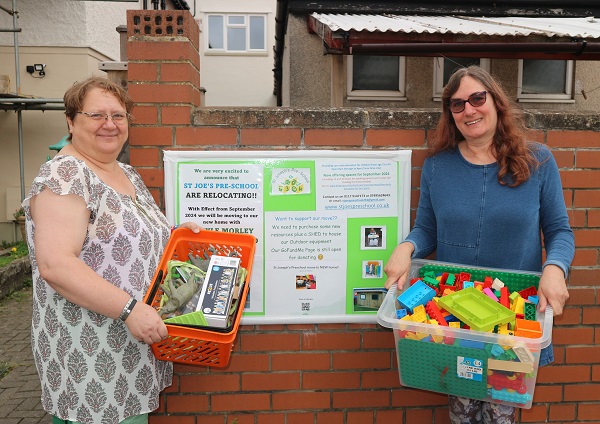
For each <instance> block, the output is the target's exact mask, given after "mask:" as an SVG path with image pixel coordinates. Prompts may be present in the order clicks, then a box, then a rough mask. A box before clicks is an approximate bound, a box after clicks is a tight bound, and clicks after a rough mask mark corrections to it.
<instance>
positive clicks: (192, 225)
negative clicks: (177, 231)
mask: <svg viewBox="0 0 600 424" xmlns="http://www.w3.org/2000/svg"><path fill="white" fill-rule="evenodd" d="M177 228H188V229H190V230H192V231H193V232H195V233H196V234H198V233H199V232H200V230H202V227H201V226H199V225H198V224H196V223H195V222H191V221H187V222H183V223H181V224H179V226H178V227H177Z"/></svg>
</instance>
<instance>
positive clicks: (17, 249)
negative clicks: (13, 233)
mask: <svg viewBox="0 0 600 424" xmlns="http://www.w3.org/2000/svg"><path fill="white" fill-rule="evenodd" d="M2 248H3V249H10V252H9V253H8V254H6V255H3V256H0V268H2V267H3V266H6V265H8V264H10V263H11V262H12V261H14V260H15V259H19V258H22V257H23V256H27V255H28V254H29V250H28V249H27V243H25V242H23V241H20V242H18V243H16V244H13V245H12V246H11V245H8V246H5V244H4V242H3V243H2Z"/></svg>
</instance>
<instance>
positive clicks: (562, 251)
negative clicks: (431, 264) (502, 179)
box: [406, 143, 575, 277]
mask: <svg viewBox="0 0 600 424" xmlns="http://www.w3.org/2000/svg"><path fill="white" fill-rule="evenodd" d="M532 148H533V151H534V155H535V157H536V158H537V159H538V160H539V162H540V165H539V167H537V168H536V169H534V170H533V172H532V174H531V177H530V178H529V179H528V180H527V181H526V182H524V183H522V184H520V185H519V186H517V187H514V188H511V187H508V186H505V185H501V184H500V183H499V182H498V169H499V168H498V165H497V164H496V163H493V164H489V165H474V164H472V163H470V162H468V161H467V160H465V158H464V157H463V156H462V154H461V153H460V150H459V149H456V150H452V151H444V152H441V153H438V154H437V155H435V156H433V157H429V158H427V159H426V160H425V163H424V165H423V171H422V175H421V195H420V199H419V206H418V209H417V217H416V222H415V225H414V228H413V229H412V231H411V232H410V234H409V235H408V237H407V238H406V241H409V242H411V243H412V244H413V245H414V246H415V250H414V253H413V257H414V258H424V257H426V256H428V255H429V254H431V253H432V252H434V251H436V250H437V252H436V260H438V261H443V262H452V263H458V264H464V265H471V266H481V267H490V268H504V269H514V270H521V271H538V272H539V271H541V270H542V265H543V266H545V265H548V264H554V265H557V266H559V267H560V268H562V270H563V271H564V273H565V277H566V276H567V273H568V269H569V266H570V264H571V261H572V260H573V255H574V253H575V243H574V237H573V232H572V231H571V228H570V226H569V218H568V216H567V210H566V207H565V202H564V197H563V191H562V185H561V181H560V176H559V172H558V167H557V165H556V161H555V160H554V157H553V156H552V153H551V152H550V150H549V149H548V148H547V147H546V146H544V145H541V144H538V143H533V144H532ZM542 235H543V240H544V245H545V248H546V261H545V263H544V264H542Z"/></svg>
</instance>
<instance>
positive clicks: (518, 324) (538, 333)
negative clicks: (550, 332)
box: [515, 318, 542, 339]
mask: <svg viewBox="0 0 600 424" xmlns="http://www.w3.org/2000/svg"><path fill="white" fill-rule="evenodd" d="M515 336H518V337H529V338H532V339H537V338H540V337H542V326H541V325H540V323H539V322H538V321H527V320H524V319H518V318H517V319H516V320H515Z"/></svg>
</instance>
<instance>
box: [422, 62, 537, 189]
mask: <svg viewBox="0 0 600 424" xmlns="http://www.w3.org/2000/svg"><path fill="white" fill-rule="evenodd" d="M466 76H470V77H471V78H474V79H476V80H477V81H479V82H480V83H481V84H483V86H484V87H485V90H486V91H487V101H488V102H489V101H493V102H494V104H495V105H496V111H497V113H498V124H497V127H496V132H495V134H494V139H493V142H492V152H493V154H494V155H495V157H496V160H497V161H498V166H499V170H498V182H499V183H500V184H502V185H507V186H509V187H516V186H518V185H519V184H521V183H523V182H525V181H527V179H528V178H529V177H530V176H531V172H532V169H533V168H534V167H535V166H537V165H538V163H537V160H536V159H535V157H534V155H533V153H532V151H531V146H530V145H529V143H528V142H527V134H528V132H529V130H528V129H527V128H526V127H525V122H524V118H523V112H522V110H521V109H520V108H518V107H517V106H515V105H514V104H513V103H512V102H511V100H510V99H509V98H508V96H507V95H506V93H505V92H504V89H503V88H502V87H501V86H500V84H499V83H498V82H497V81H496V80H495V79H494V78H493V77H492V76H491V75H490V74H489V73H488V72H487V71H485V70H483V69H481V68H480V67H478V66H469V67H468V68H461V69H458V70H457V71H456V72H454V73H453V74H452V76H451V77H450V80H449V81H448V84H446V87H444V91H443V93H442V116H441V118H440V121H439V122H438V125H437V128H436V129H435V132H434V134H433V137H432V143H431V144H430V148H429V152H428V155H429V156H433V155H435V154H436V153H439V152H441V151H444V150H455V149H457V148H458V143H459V142H460V141H462V140H464V137H463V135H462V134H461V132H460V131H459V130H458V127H457V126H456V123H455V122H454V117H453V116H452V112H450V109H449V107H448V102H449V101H450V99H451V98H452V96H453V95H454V94H455V93H456V91H458V88H459V86H460V82H461V80H462V79H463V78H464V77H466Z"/></svg>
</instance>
